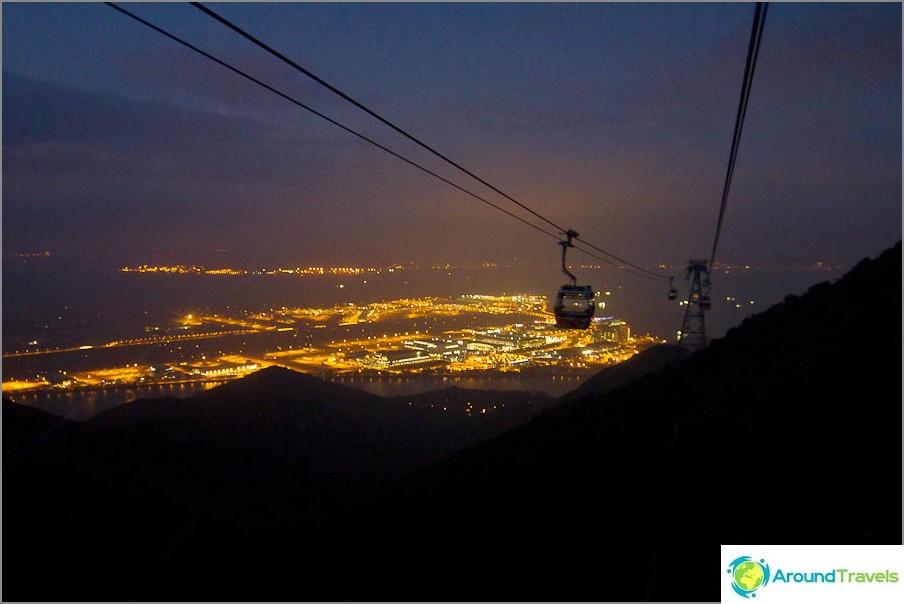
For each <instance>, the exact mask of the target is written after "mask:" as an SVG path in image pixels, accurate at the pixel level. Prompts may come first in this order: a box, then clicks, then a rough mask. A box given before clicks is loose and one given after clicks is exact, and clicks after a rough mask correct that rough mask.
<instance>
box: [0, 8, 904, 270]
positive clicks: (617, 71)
mask: <svg viewBox="0 0 904 604" xmlns="http://www.w3.org/2000/svg"><path fill="white" fill-rule="evenodd" d="M123 6H124V7H125V8H127V9H128V10H131V11H133V12H135V13H136V14H138V15H140V16H141V17H143V18H146V19H148V20H150V21H152V22H153V23H155V24H157V25H158V26H160V27H162V28H164V29H167V30H170V31H171V32H172V33H174V34H176V35H178V36H180V37H183V38H185V39H186V40H188V41H189V42H191V43H192V44H195V45H198V46H200V47H201V48H203V49H204V50H205V51H207V52H210V53H211V54H214V55H216V56H217V57H219V58H221V59H222V60H224V61H227V62H229V63H231V64H233V65H235V66H236V67H238V68H240V69H242V70H245V71H247V72H249V73H250V74H252V75H254V76H255V77H257V78H260V79H262V80H264V81H265V82H267V83H268V84H270V85H271V86H273V87H275V88H278V89H280V90H282V91H284V92H285V93H286V94H288V95H290V96H292V97H294V98H296V99H298V100H299V101H301V102H303V103H306V104H308V105H310V106H311V107H313V108H315V109H317V110H318V111H321V112H323V113H325V114H328V115H329V116H330V117H332V118H333V119H335V120H337V121H340V122H342V123H343V124H345V125H347V126H348V127H350V128H353V129H355V130H358V131H360V132H361V133H363V134H365V135H366V136H369V137H371V138H373V139H375V140H377V141H378V142H380V143H381V144H383V145H386V146H388V147H390V148H392V149H394V150H396V151H397V152H398V153H401V154H403V155H405V156H406V157H408V158H409V159H411V160H413V161H416V162H418V163H420V164H422V165H424V166H425V167H428V168H429V169H431V170H434V171H436V172H438V173H440V174H442V175H443V176H444V177H446V178H448V179H450V180H453V181H455V182H456V183H458V184H459V185H460V186H463V187H465V188H467V189H469V190H471V191H473V192H475V193H477V194H479V195H481V196H484V197H486V198H487V199H489V200H491V201H492V202H493V203H496V204H498V205H500V206H501V207H504V208H506V209H507V210H509V211H512V212H514V213H517V214H519V215H522V216H524V217H525V218H526V219H530V220H532V221H533V222H537V223H539V224H541V226H543V227H544V228H549V227H548V226H547V225H543V224H542V223H540V222H539V221H538V220H536V219H534V218H532V217H531V216H530V215H528V214H526V213H524V212H523V211H521V210H520V209H519V208H518V207H516V206H515V205H514V204H512V203H510V202H508V201H507V200H505V199H504V198H503V197H500V196H499V195H497V194H495V193H493V192H492V191H490V190H488V189H487V188H486V187H483V186H482V185H480V184H479V183H477V182H476V181H473V180H472V179H470V178H468V177H467V176H466V175H463V174H461V173H460V172H458V171H457V170H455V169H454V168H453V167H451V166H449V165H447V164H445V163H443V162H442V161H441V160H439V159H437V158H436V157H433V156H431V155H430V154H429V153H427V152H426V151H424V150H423V149H419V148H417V147H416V146H415V145H413V144H412V143H410V142H409V141H405V140H404V139H403V138H402V137H401V136H399V135H398V134H397V133H394V132H392V131H391V130H390V129H389V128H387V127H386V126H385V125H382V124H380V123H378V122H377V121H376V120H374V119H373V118H371V117H368V116H367V115H365V114H364V113H363V112H361V111H360V110H358V109H356V108H354V107H352V106H351V105H350V104H349V103H347V102H345V101H343V100H341V99H340V98H339V97H337V96H335V95H333V94H332V93H330V92H328V91H326V90H325V89H324V88H323V87H321V86H320V85H318V84H316V83H315V82H313V81H312V80H310V79H308V78H307V77H305V76H304V75H302V74H300V73H298V72H296V71H294V70H292V69H291V68H289V67H287V66H286V65H284V64H282V63H280V62H279V61H278V60H277V59H276V58H274V57H272V56H270V55H268V54H266V53H265V52H264V51H263V50H261V49H259V48H257V47H255V46H254V45H252V44H251V43H250V42H248V41H246V40H244V39H242V38H241V37H239V36H238V35H237V34H236V33H235V32H232V31H230V30H228V29H227V28H226V27H224V26H223V25H222V24H219V23H217V22H216V21H214V20H213V19H211V18H210V17H208V16H206V15H205V14H203V13H202V12H201V11H199V10H197V9H196V8H194V7H193V6H191V5H189V4H181V3H163V4H145V3H128V4H125V5H123ZM209 6H210V7H211V8H212V9H214V10H215V11H216V12H218V13H219V14H221V15H222V16H224V17H226V18H227V19H229V20H231V21H233V22H234V23H236V24H237V25H239V26H240V27H242V28H244V29H245V30H247V31H248V32H249V33H251V34H253V35H255V36H257V37H259V38H260V39H261V40H263V41H264V42H266V43H267V44H269V45H270V46H272V47H274V48H275V49H276V50H278V51H280V52H282V53H283V54H285V55H287V56H289V57H290V58H292V59H293V60H294V61H296V62H297V63H299V64H300V65H302V66H304V67H305V68H307V69H309V70H311V71H312V72H314V73H315V74H317V75H318V76H320V77H321V78H323V79H324V80H326V81H328V82H330V83H331V84H333V85H334V86H336V87H337V88H339V89H341V90H342V91H344V92H345V93H347V94H348V95H350V96H352V97H354V98H355V99H357V100H359V101H360V102H362V103H363V104H365V105H367V106H368V107H369V108H371V109H372V110H374V111H375V112H377V113H379V114H380V115H382V116H384V117H386V118H387V119H388V120H390V121H392V122H393V123H395V124H397V125H399V126H400V127H402V128H403V129H405V130H406V131H408V132H409V133H411V134H413V135H414V136H416V137H418V138H419V139H420V140H422V141H424V142H425V143H427V144H429V145H430V146H432V147H433V148H435V149H436V150H438V151H440V152H441V153H443V154H445V155H446V156H448V157H449V158H451V159H453V160H455V161H456V162H457V163H459V164H461V165H462V166H464V167H466V168H467V169H469V170H470V171H472V172H474V173H475V174H477V175H478V176H480V177H481V178H483V179H484V180H486V181H488V182H489V183H491V184H493V185H494V186H495V187H497V188H499V189H501V190H502V191H504V192H505V193H507V194H508V195H510V196H511V197H513V198H515V199H517V200H518V201H520V202H522V203H524V204H525V205H527V206H528V207H530V208H532V209H533V210H535V211H536V212H538V213H540V214H542V215H543V216H545V217H547V218H549V219H550V220H552V221H553V222H555V223H557V224H559V225H562V226H565V227H568V228H573V229H575V230H577V231H578V232H579V233H580V234H581V235H582V236H583V237H584V238H585V239H586V240H587V241H590V242H591V243H593V244H595V245H597V246H599V247H601V248H603V249H605V250H606V251H608V252H611V253H613V254H615V255H616V256H619V257H621V258H623V259H625V260H628V261H630V262H632V263H635V264H638V265H640V266H644V267H646V266H650V267H652V266H655V265H656V264H659V263H667V264H670V265H672V264H674V265H679V266H680V265H684V264H686V262H687V260H688V259H689V258H707V257H709V254H710V250H711V248H712V245H713V237H714V234H715V226H716V221H717V218H718V212H719V204H720V201H721V195H722V188H723V184H724V180H725V175H726V169H727V163H728V156H729V152H730V148H731V139H732V134H733V128H734V123H735V117H736V113H737V108H738V99H739V95H740V89H741V83H742V76H743V71H744V63H745V59H746V55H747V46H748V42H749V37H750V29H751V24H752V20H753V13H754V4H752V3H724V4H718V3H717V4H709V3H705V4H701V3H694V4H680V3H666V4H647V3H626V4H617V3H567V2H565V3H548V4H547V3H493V4H488V3H463V4H442V3H402V4H385V3H363V4H358V3H323V4H309V3H278V4H263V3H248V4H245V3H226V4H210V5H209ZM2 23H3V30H2V33H3V89H2V91H3V97H2V98H3V174H2V176H3V200H2V202H3V253H4V254H5V255H10V254H16V253H22V252H33V251H41V250H51V251H52V252H53V253H54V254H60V255H72V256H79V257H84V258H89V259H98V260H106V261H110V262H115V263H119V264H121V265H124V264H129V263H137V262H142V261H149V260H153V259H154V258H155V257H158V256H159V257H165V258H174V259H177V260H178V261H181V262H185V263H192V262H194V263H206V264H207V265H210V266H212V265H217V264H218V263H219V264H227V263H231V264H234V265H242V266H245V267H249V266H254V265H255V264H257V263H278V264H281V265H283V266H298V265H300V266H307V265H309V264H320V263H322V264H330V265H334V266H341V265H358V266H384V265H387V264H389V263H393V262H405V261H416V262H421V263H432V262H450V263H458V264H473V263H480V262H484V261H491V262H500V263H502V262H510V261H511V260H512V259H513V258H517V259H519V260H521V261H527V262H556V261H557V259H558V254H559V253H560V248H559V247H558V246H557V245H556V241H555V240H554V239H553V238H551V237H547V236H546V235H544V234H542V233H539V232H538V231H536V230H534V229H532V228H530V227H527V226H526V225H524V224H522V223H520V222H518V221H516V220H514V219H512V218H511V217H509V216H506V215H505V214H503V213H501V212H499V211H497V210H495V209H493V208H491V207H488V206H487V205H485V204H483V203H481V202H479V201H477V200H475V199H474V198H472V197H470V196H468V195H466V194H464V193H462V192H461V191H459V190H456V189H454V188H452V187H450V186H449V185H448V184H446V183H443V182H441V181H439V180H437V179H435V178H433V177H431V176H429V175H427V174H425V173H424V172H422V171H420V170H417V169H416V168H413V167H412V166H410V165H408V164H406V163H404V162H402V161H400V160H399V159H397V158H395V157H392V156H390V155H389V154H387V153H385V152H383V151H381V150H379V149H377V148H375V147H373V146H371V145H369V144H367V143H366V142H363V141H361V140H359V139H357V138H356V137H354V136H352V135H350V134H348V133H347V132H344V131H342V130H340V129H339V128H336V127H335V126H333V125H330V124H329V123H327V122H325V121H323V120H321V119H320V118H318V117H316V116H314V115H312V114H310V113H308V112H306V111H304V110H302V109H300V108H298V107H296V106H294V105H292V104H291V103H289V102H287V101H285V100H284V99H281V98H279V97H277V96H276V95H274V94H272V93H270V92H267V91H265V90H263V89H261V88H259V87H257V86H255V85H254V84H252V83H250V82H247V81H245V80H243V79H242V78H240V77H239V76H236V75H235V74H233V73H230V72H229V71H227V70H226V69H224V68H222V67H221V66H219V65H216V64H214V63H212V62H210V61H209V60H207V59H204V58H202V57H200V56H199V55H197V54H195V53H193V52H191V51H190V50H188V49H186V48H184V47H181V46H179V45H177V44H176V43H174V42H172V41H171V40H168V39H166V38H165V37H163V36H161V35H160V34H158V33H155V32H154V31H152V30H150V29H148V28H146V27H144V26H142V25H141V24H139V23H137V22H135V21H133V20H131V19H129V18H128V17H126V16H124V15H122V14H120V13H118V12H116V11H115V10H113V9H112V8H110V7H108V6H106V5H104V4H102V3H88V4H73V3H44V4H42V3H30V2H29V3H7V2H4V3H3V5H2ZM901 24H902V16H901V5H900V4H899V3H885V4H877V3H851V4H836V3H832V4H828V3H826V4H821V3H815V4H809V3H808V4H797V3H791V4H782V3H774V4H770V6H769V10H768V15H767V18H766V23H765V31H764V34H763V38H762V47H761V50H760V54H759V60H758V63H757V67H756V73H755V76H754V79H753V86H752V93H751V97H750V104H749V109H748V111H747V117H746V121H745V124H744V131H743V136H742V139H741V144H740V150H739V153H738V160H737V167H736V169H735V172H734V179H733V184H732V194H731V196H730V198H729V201H728V206H727V211H726V216H725V222H724V226H723V229H722V233H721V239H720V243H719V250H718V254H717V260H718V261H722V262H725V263H735V264H754V265H758V266H810V265H813V264H814V263H815V262H819V261H821V262H825V263H835V264H845V265H852V264H853V263H856V262H857V261H858V260H860V259H862V258H864V257H866V256H875V255H877V254H878V253H880V252H881V251H882V250H884V249H885V248H887V247H889V246H891V245H893V244H894V243H895V242H896V241H898V240H899V239H900V238H901V199H902V196H901V194H902V183H901V163H902V158H901V141H902V134H901V116H902V110H901V90H902V81H901V56H902V50H901ZM574 260H575V261H578V262H587V263H598V261H597V260H595V259H593V258H590V257H587V256H581V255H580V254H578V255H576V256H575V257H574ZM681 276H682V277H683V274H681Z"/></svg>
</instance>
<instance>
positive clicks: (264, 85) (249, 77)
mask: <svg viewBox="0 0 904 604" xmlns="http://www.w3.org/2000/svg"><path fill="white" fill-rule="evenodd" d="M105 4H107V5H108V6H110V7H111V8H114V9H116V10H117V11H119V12H120V13H122V14H124V15H126V16H128V17H131V18H132V19H134V20H135V21H137V22H139V23H141V24H142V25H145V26H146V27H149V28H150V29H153V30H154V31H156V32H158V33H160V34H162V35H164V36H166V37H167V38H169V39H171V40H173V41H174V42H177V43H179V44H181V45H183V46H185V47H186V48H188V49H190V50H193V51H194V52H196V53H198V54H200V55H202V56H203V57H205V58H207V59H210V60H211V61H213V62H215V63H217V64H218V65H220V66H222V67H225V68H226V69H228V70H230V71H232V72H233V73H235V74H237V75H240V76H242V77H243V78H245V79H247V80H249V81H251V82H253V83H255V84H257V85H258V86H261V87H262V88H265V89H266V90H269V91H270V92H273V93H274V94H276V95H278V96H280V97H282V98H283V99H285V100H287V101H289V102H291V103H292V104H294V105H297V106H298V107H301V108H302V109H305V110H307V111H309V112H311V113H313V114H314V115H316V116H317V117H320V118H322V119H324V120H326V121H328V122H329V123H331V124H333V125H335V126H338V127H339V128H341V129H343V130H345V131H346V132H348V133H350V134H353V135H354V136H356V137H358V138H360V139H361V140H364V141H366V142H368V143H370V144H372V145H374V146H375V147H377V148H379V149H381V150H382V151H385V152H387V153H389V154H390V155H393V156H394V157H397V158H398V159H401V160H402V161H404V162H405V163H407V164H409V165H411V166H414V167H415V168H418V169H419V170H422V171H423V172H426V173H427V174H429V175H431V176H433V177H435V178H437V179H439V180H441V181H443V182H444V183H446V184H448V185H450V186H452V187H454V188H456V189H458V190H459V191H462V192H463V193H466V194H467V195H470V196H471V197H474V198H475V199H477V200H479V201H481V202H483V203H485V204H487V205H489V206H490V207H493V208H495V209H497V210H499V211H500V212H502V213H504V214H506V215H507V216H510V217H512V218H514V219H516V220H518V221H519V222H522V223H524V224H526V225H527V226H529V227H531V228H533V229H535V230H537V231H539V232H541V233H543V234H544V235H547V236H549V237H552V238H553V239H556V240H559V237H558V235H556V234H555V233H552V232H550V231H548V230H546V229H544V228H542V227H540V226H537V225H536V224H533V223H532V222H530V221H528V220H525V219H524V218H523V217H521V216H518V215H517V214H514V213H512V212H510V211H508V210H506V209H505V208H502V207H500V206H498V205H496V204H494V203H493V202H491V201H489V200H487V199H485V198H483V197H481V196H480V195H477V194H476V193H473V192H472V191H469V190H468V189H466V188H464V187H462V186H460V185H458V184H456V183H454V182H452V181H450V180H449V179H447V178H445V177H443V176H441V175H439V174H437V173H436V172H433V171H432V170H430V169H428V168H425V167H423V166H421V165H420V164H418V163H416V162H414V161H412V160H410V159H408V158H406V157H404V156H402V155H401V154H399V153H397V152H395V151H393V150H392V149H389V148H387V147H385V146H384V145H381V144H380V143H378V142H376V141H374V140H372V139H370V138H369V137H367V136H365V135H363V134H361V133H359V132H357V131H355V130H353V129H352V128H349V127H347V126H345V125H344V124H342V123H340V122H338V121H336V120H334V119H333V118H331V117H329V116H327V115H325V114H323V113H321V112H319V111H317V110H316V109H313V108H312V107H309V106H308V105H305V104H304V103H302V102H301V101H298V100H297V99H295V98H293V97H291V96H289V95H288V94H286V93H284V92H282V91H280V90H278V89H276V88H274V87H273V86H270V85H269V84H267V83H265V82H263V81H261V80H259V79H257V78H255V77H254V76H252V75H249V74H248V73H246V72H244V71H242V70H240V69H238V68H236V67H234V66H232V65H230V64H229V63H226V62H225V61H223V60H221V59H219V58H217V57H215V56H213V55H212V54H210V53H208V52H206V51H204V50H201V49H200V48H198V47H197V46H194V45H193V44H191V43H190V42H187V41H186V40H183V39H182V38H180V37H178V36H176V35H175V34H172V33H170V32H168V31H166V30H164V29H162V28H161V27H158V26H156V25H154V24H153V23H151V22H149V21H147V20H146V19H143V18H141V17H139V16H138V15H135V14H134V13H131V12H129V11H127V10H126V9H124V8H122V7H120V6H118V5H116V4H115V3H113V2H106V3H105ZM585 243H586V242H585ZM587 245H589V244H587ZM573 247H574V248H575V249H577V250H579V251H581V252H583V253H584V254H587V255H588V256H590V257H592V258H596V259H597V260H600V261H602V262H605V263H607V264H610V265H612V266H614V267H616V268H619V269H621V270H626V269H624V267H620V266H618V265H617V264H615V263H613V262H611V261H610V260H607V259H606V258H603V257H600V256H598V255H596V254H594V253H593V252H591V251H589V250H586V249H584V248H582V247H580V246H573ZM599 251H601V250H599ZM604 253H605V252H604ZM616 259H618V258H616ZM619 260H620V259H619ZM641 270H642V269H641ZM626 272H628V273H630V274H632V275H634V276H637V277H643V275H638V274H636V273H633V272H631V271H627V270H626Z"/></svg>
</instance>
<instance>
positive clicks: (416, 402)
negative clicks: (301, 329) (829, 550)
mask: <svg viewBox="0 0 904 604" xmlns="http://www.w3.org/2000/svg"><path fill="white" fill-rule="evenodd" d="M901 290H902V279H901V246H900V244H898V245H897V246H896V247H895V248H893V249H891V250H889V251H887V252H886V253H884V254H882V255H881V256H880V257H879V258H876V259H875V260H864V261H863V262H861V263H860V264H859V265H858V266H857V267H856V268H855V269H854V270H852V271H851V272H850V273H849V274H848V275H846V276H845V277H843V278H842V279H840V280H839V281H838V282H836V283H831V284H830V283H825V284H820V285H817V286H815V287H813V288H812V289H811V290H810V291H808V292H807V293H806V294H804V295H802V296H800V297H793V296H789V297H788V298H787V299H786V300H785V301H784V302H783V303H781V304H778V305H776V306H775V307H773V308H771V309H769V310H767V311H766V312H764V313H762V314H760V315H757V316H755V317H751V318H750V319H748V320H746V321H745V322H744V323H743V324H741V325H740V326H738V327H737V328H735V329H733V330H731V331H730V332H728V333H727V334H726V337H725V338H723V339H720V340H717V341H714V342H712V344H711V345H710V346H709V348H708V349H706V350H704V351H701V352H699V353H697V354H695V355H693V356H691V357H689V358H686V359H684V360H681V361H680V362H679V363H672V362H671V361H667V362H665V363H659V362H657V363H653V364H652V365H657V367H656V370H651V371H647V369H643V370H642V371H641V373H643V374H645V377H643V378H642V379H640V380H639V381H635V382H632V383H630V384H628V385H625V386H624V387H621V388H617V389H610V390H609V391H607V392H606V393H605V394H600V393H599V392H598V391H595V390H594V391H592V393H590V392H588V393H586V395H585V396H579V398H575V399H574V400H570V401H567V402H564V403H563V404H561V405H559V406H557V407H552V408H549V409H548V410H546V411H542V409H543V408H546V407H549V406H550V405H551V404H552V401H549V400H543V399H542V398H536V397H535V395H525V393H522V395H524V396H522V397H521V398H513V399H505V400H503V399H502V398H500V397H501V396H502V395H501V394H500V393H482V394H479V395H477V394H473V393H467V392H464V391H456V390H450V391H443V392H440V393H432V394H431V395H429V396H426V395H425V396H426V398H423V397H422V396H421V395H419V396H415V397H401V398H399V399H384V398H380V397H375V396H371V395H368V394H366V393H363V392H360V391H357V390H353V389H348V388H344V387H342V386H337V385H335V384H328V383H325V382H321V381H320V380H316V379H315V378H312V377H310V376H304V375H299V374H296V373H293V372H288V371H285V370H279V369H271V370H267V371H264V372H260V373H259V374H256V375H254V376H250V377H249V378H246V379H243V380H240V381H237V382H233V383H231V384H229V385H228V387H224V389H222V390H220V389H215V390H212V391H209V392H208V393H205V394H204V395H203V396H198V397H195V398H194V399H189V400H187V401H174V400H171V401H164V402H162V403H161V404H160V405H159V406H154V405H153V403H152V402H151V401H139V402H136V403H132V404H131V405H127V406H124V407H123V408H121V409H117V410H115V412H110V413H108V414H103V415H101V416H98V417H97V418H96V419H95V420H94V421H92V422H88V423H86V424H69V423H65V424H61V425H60V427H58V428H53V425H54V424H53V421H54V420H52V419H51V418H46V417H42V416H33V417H32V418H31V419H27V418H26V419H27V421H25V422H23V425H24V426H25V427H24V428H23V427H21V426H19V425H17V424H18V422H12V423H10V422H8V421H7V420H8V418H14V417H26V416H25V414H24V413H23V414H17V413H12V412H8V409H7V408H8V407H9V405H8V404H7V403H4V425H3V431H4V441H5V440H6V435H7V433H11V434H21V435H24V436H19V437H17V439H18V442H19V443H20V444H19V445H17V447H18V450H22V449H23V446H26V445H23V444H22V443H34V442H37V441H38V440H41V439H36V438H35V436H40V435H42V434H52V435H54V436H53V437H52V438H51V437H48V438H45V439H43V441H42V442H41V444H39V445H35V446H31V447H30V448H29V450H28V454H27V455H22V456H20V457H19V458H18V459H17V460H16V461H15V463H12V464H9V465H8V464H7V463H6V462H7V460H6V459H4V475H3V487H4V506H3V520H4V536H3V539H4V542H3V544H4V554H5V556H4V563H3V571H4V584H3V585H4V588H5V591H4V593H3V596H4V599H9V600H55V601H58V600H66V601H72V600H92V601H97V600H116V601H122V600H143V601H148V600H150V601H169V600H173V599H179V600H202V601H210V600H217V601H236V600H242V601H263V600H267V601H274V600H277V601H312V600H320V601H339V600H352V601H413V600H417V601H474V600H481V601H613V600H621V601H632V600H647V599H652V600H659V601H663V600H665V601H675V600H692V601H713V600H716V599H717V597H718V596H717V591H716V587H715V585H716V583H714V581H713V579H712V578H711V577H712V574H711V573H712V570H711V566H710V565H709V564H708V563H707V562H706V561H707V560H710V557H709V556H710V553H709V552H712V551H714V550H715V544H716V541H718V542H720V543H749V542H751V538H753V541H754V542H757V541H758V542H761V543H809V544H813V543H852V544H872V543H901V509H902V508H901V481H902V479H901V476H902V468H901V402H902V398H901V369H902V355H901V352H902V341H901V333H902V329H901V309H902V307H901ZM654 354H655V353H654ZM651 358H652V357H651ZM640 361H642V359H639V360H638V363H640ZM652 365H650V367H652ZM611 375H612V374H610V377H611ZM626 381H627V380H626ZM579 394H580V393H579ZM494 401H495V402H496V403H497V404H496V405H495V406H496V407H497V408H498V409H496V410H497V411H501V410H502V409H504V410H505V413H510V415H509V419H510V423H508V424H506V422H505V421H499V420H498V419H494V418H493V417H492V416H491V414H490V413H489V412H488V413H487V415H486V416H484V415H483V414H481V415H479V416H471V415H470V414H469V413H468V412H467V411H466V409H465V407H466V406H467V404H468V403H470V404H471V405H472V406H476V405H478V404H479V405H481V407H480V408H481V409H483V408H488V409H489V408H491V407H489V405H490V403H493V402H494ZM409 403H411V404H410V405H409ZM503 403H504V407H503ZM437 405H442V406H444V407H447V409H445V410H443V411H442V412H438V409H437ZM538 410H541V412H539V413H538V412H537V411H538ZM494 412H495V411H494ZM479 417H482V418H484V419H487V420H488V421H486V422H485V423H482V424H481V423H475V420H478V421H480V420H479ZM528 418H532V419H529V421H527V422H526V423H522V422H524V421H525V420H528ZM519 424H520V427H517V428H515V429H512V430H510V431H509V432H507V433H505V434H502V435H500V436H498V437H496V438H492V439H491V437H492V436H496V435H499V434H500V433H501V432H502V431H503V430H505V429H507V428H509V427H511V426H515V425H519ZM480 426H484V427H485V429H484V430H483V431H482V430H481V429H480ZM451 435H457V436H455V437H454V438H453V437H452V436H451ZM466 444H467V445H474V446H473V447H472V448H470V449H467V450H462V448H463V447H465V446H466ZM4 445H6V442H4ZM456 450H458V451H459V452H458V453H454V454H453V452H454V451H456ZM4 454H5V455H6V454H7V450H6V449H5V450H4ZM450 454H451V456H449V455H450ZM442 457H445V459H442V460H441V461H436V460H437V459H440V458H442ZM429 461H436V463H433V465H431V466H429V467H427V468H423V466H424V465H425V464H426V463H427V462H429ZM419 467H420V468H423V469H422V471H420V472H418V473H416V474H414V475H412V474H411V473H412V472H413V471H414V470H416V469H418V468H419ZM405 476H408V478H404V477H405ZM399 479H401V480H399ZM393 481H395V482H393ZM371 487H382V488H381V489H379V490H376V491H372V490H370V488H371ZM50 577H52V580H49V578H50Z"/></svg>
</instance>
